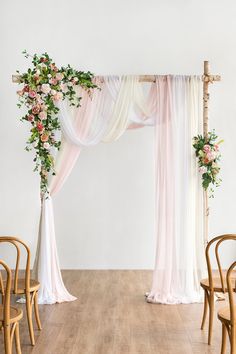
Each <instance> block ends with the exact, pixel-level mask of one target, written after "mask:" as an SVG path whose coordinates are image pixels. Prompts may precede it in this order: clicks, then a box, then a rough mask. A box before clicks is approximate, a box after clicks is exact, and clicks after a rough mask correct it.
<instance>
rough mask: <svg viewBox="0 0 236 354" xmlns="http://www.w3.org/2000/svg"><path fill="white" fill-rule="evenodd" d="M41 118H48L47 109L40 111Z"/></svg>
mask: <svg viewBox="0 0 236 354" xmlns="http://www.w3.org/2000/svg"><path fill="white" fill-rule="evenodd" d="M39 118H40V119H41V120H45V119H47V113H46V112H45V111H42V112H40V113H39Z"/></svg>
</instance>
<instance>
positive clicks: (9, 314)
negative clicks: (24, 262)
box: [0, 260, 23, 354]
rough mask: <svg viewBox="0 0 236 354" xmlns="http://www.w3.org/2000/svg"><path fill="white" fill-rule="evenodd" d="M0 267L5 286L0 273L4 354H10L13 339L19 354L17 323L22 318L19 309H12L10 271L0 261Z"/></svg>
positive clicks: (0, 313)
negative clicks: (4, 273) (4, 272)
mask: <svg viewBox="0 0 236 354" xmlns="http://www.w3.org/2000/svg"><path fill="white" fill-rule="evenodd" d="M0 265H1V266H2V267H3V268H4V270H5V271H6V280H5V286H4V284H3V280H2V275H1V273H0V289H1V292H2V294H3V295H4V300H3V304H2V305H0V329H3V333H4V346H5V354H12V342H13V339H14V337H15V344H16V353H17V354H21V346H20V332H19V321H20V320H21V319H22V317H23V312H22V310H21V309H17V308H16V307H12V306H11V304H10V299H11V270H10V268H9V267H8V266H7V265H6V263H5V262H3V261H2V260H0Z"/></svg>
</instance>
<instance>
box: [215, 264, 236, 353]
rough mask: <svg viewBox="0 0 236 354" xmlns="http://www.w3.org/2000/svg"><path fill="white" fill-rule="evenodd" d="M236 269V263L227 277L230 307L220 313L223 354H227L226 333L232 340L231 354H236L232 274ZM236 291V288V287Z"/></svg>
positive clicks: (235, 320) (235, 316) (235, 306)
mask: <svg viewBox="0 0 236 354" xmlns="http://www.w3.org/2000/svg"><path fill="white" fill-rule="evenodd" d="M235 267H236V262H234V263H233V264H232V265H231V266H230V268H229V270H228V272H227V276H226V281H227V288H228V293H229V306H228V307H224V308H223V309H220V310H219V311H218V319H219V320H220V321H221V323H222V343H221V354H225V350H226V332H228V335H229V340H230V347H231V350H230V353H231V354H236V304H235V301H234V291H235V290H234V291H233V285H232V284H233V282H235V279H232V272H233V270H234V268H235ZM234 289H235V287H234Z"/></svg>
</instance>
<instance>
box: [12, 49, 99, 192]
mask: <svg viewBox="0 0 236 354" xmlns="http://www.w3.org/2000/svg"><path fill="white" fill-rule="evenodd" d="M23 54H24V56H25V57H26V58H29V57H31V58H32V64H33V68H29V69H28V70H27V71H26V72H25V73H20V72H19V71H17V74H18V75H19V81H18V82H19V84H23V85H24V86H23V88H22V89H21V90H19V91H17V94H18V95H19V103H18V104H17V105H18V107H19V108H21V107H22V106H23V107H26V109H27V113H26V114H25V115H24V116H23V117H21V121H27V122H28V123H29V124H30V137H29V139H28V141H27V145H26V148H25V149H26V150H27V151H30V150H32V149H34V151H35V157H34V162H35V168H34V171H39V174H40V177H41V183H40V189H41V193H43V194H47V193H48V176H49V174H50V173H52V174H53V175H55V170H54V158H53V155H52V149H57V150H59V149H60V145H61V141H60V140H58V139H57V138H56V131H58V130H60V122H59V118H58V112H59V108H58V106H57V103H58V102H59V101H61V100H64V99H68V100H69V102H70V105H71V106H76V107H79V106H80V103H81V102H80V101H81V97H79V96H78V95H77V94H76V91H75V87H76V86H80V87H82V88H83V89H85V90H88V91H90V90H91V89H94V88H96V87H97V86H96V85H95V84H94V83H93V77H94V75H93V74H92V73H90V72H83V71H77V70H75V69H73V68H72V67H71V66H70V65H67V66H66V67H61V68H58V67H57V66H56V64H55V63H54V62H53V60H52V59H51V58H50V57H49V55H48V54H47V53H44V54H42V55H37V54H34V55H33V56H31V55H29V54H28V53H27V52H26V51H23Z"/></svg>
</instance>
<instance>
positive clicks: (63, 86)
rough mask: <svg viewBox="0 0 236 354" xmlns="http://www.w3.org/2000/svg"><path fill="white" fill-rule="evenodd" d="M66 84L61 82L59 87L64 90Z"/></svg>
mask: <svg viewBox="0 0 236 354" xmlns="http://www.w3.org/2000/svg"><path fill="white" fill-rule="evenodd" d="M66 88H67V87H66V84H64V83H63V82H62V83H61V84H60V89H61V90H62V91H63V92H65V91H66Z"/></svg>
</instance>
